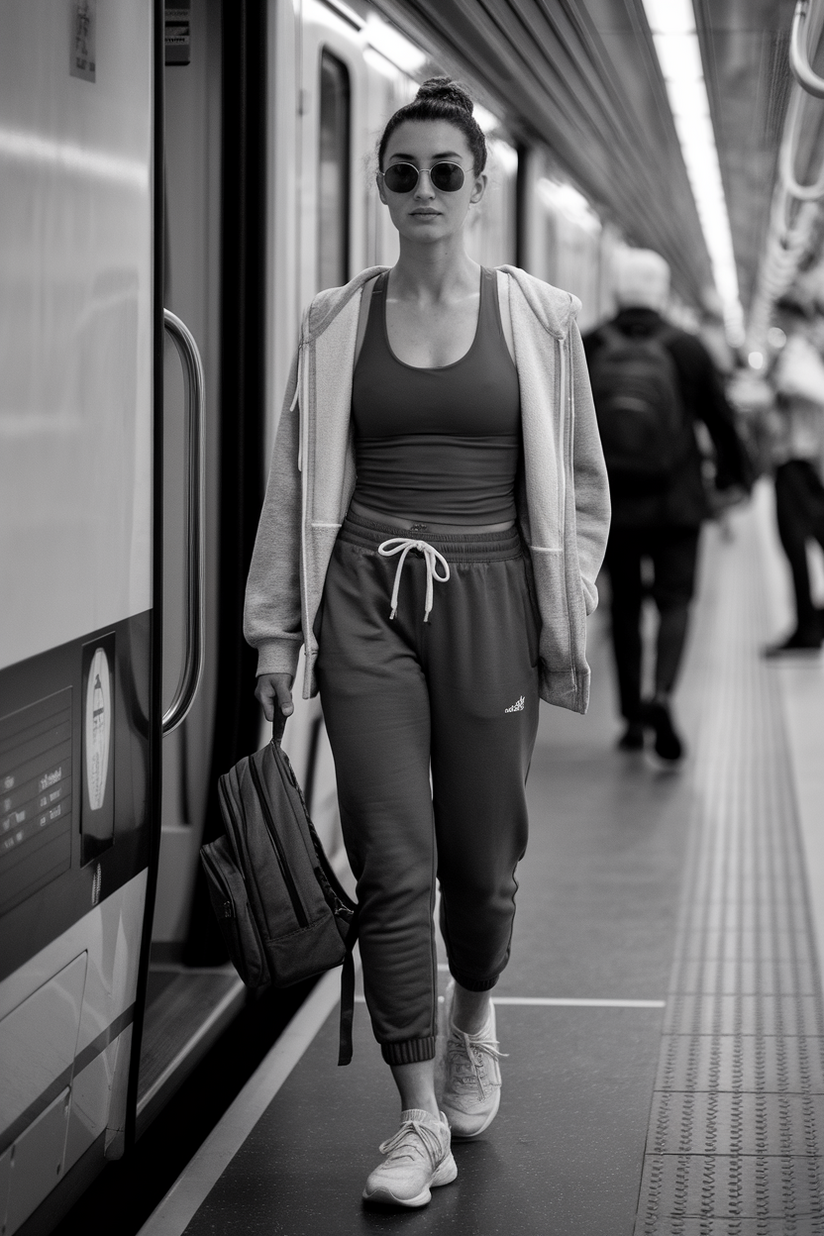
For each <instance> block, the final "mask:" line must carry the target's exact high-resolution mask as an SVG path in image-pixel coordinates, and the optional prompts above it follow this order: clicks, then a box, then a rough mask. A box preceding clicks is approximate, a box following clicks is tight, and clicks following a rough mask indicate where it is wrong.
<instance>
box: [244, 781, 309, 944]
mask: <svg viewBox="0 0 824 1236" xmlns="http://www.w3.org/2000/svg"><path fill="white" fill-rule="evenodd" d="M249 772H250V773H251V776H252V780H253V781H254V783H255V789H256V790H257V795H258V798H259V800H260V806H261V810H262V811H263V815H264V818H265V820H266V825H267V827H268V829H269V836H270V837H271V838H272V844H273V846H274V847H275V853H276V855H277V860H278V864H279V866H280V874H281V875H282V876H283V883H284V884H285V885H286V891H287V893H288V894H289V900H290V901H291V902H292V909H293V910H294V912H295V918H296V919H297V920H298V923H299V924H300V926H301V927H308V926H309V919H308V917H307V915H306V911H305V910H304V908H303V903H302V901H301V899H300V894H299V893H298V890H297V885H296V884H295V880H294V876H293V875H292V872H291V871H290V869H289V864H288V862H287V860H286V855H285V854H284V852H283V848H282V846H281V843H280V838H279V837H278V833H277V828H276V827H275V821H274V819H273V818H272V813H271V811H270V810H269V803H268V800H267V798H266V793H265V790H264V787H263V783H262V781H261V778H260V773H259V772H258V769H257V767H256V765H255V763H254V760H253V759H250V760H249Z"/></svg>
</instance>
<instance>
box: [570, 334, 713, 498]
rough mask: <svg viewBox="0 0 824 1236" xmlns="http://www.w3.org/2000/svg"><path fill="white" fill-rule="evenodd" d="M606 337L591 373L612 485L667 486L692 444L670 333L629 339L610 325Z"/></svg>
mask: <svg viewBox="0 0 824 1236" xmlns="http://www.w3.org/2000/svg"><path fill="white" fill-rule="evenodd" d="M600 334H601V339H602V342H601V344H600V346H599V347H598V350H597V351H596V352H595V354H594V355H593V357H592V359H591V361H590V367H589V372H590V382H591V385H592V397H593V399H594V401H595V413H596V416H597V418H598V429H599V431H600V435H601V445H602V446H603V449H604V458H605V460H606V465H607V472H608V474H609V477H610V480H611V481H612V482H616V481H617V482H618V483H619V484H621V483H624V484H626V485H629V484H633V485H637V486H638V487H643V488H649V489H654V488H659V487H663V486H664V485H666V483H667V480H668V479H669V477H670V475H671V473H672V471H673V469H674V468H675V466H676V465H677V464H678V463H679V462H680V460H681V459H682V458H683V456H684V454H685V450H686V449H687V446H688V443H689V436H688V435H687V434H686V430H687V429H689V425H688V424H687V420H686V417H685V414H684V406H683V400H682V397H681V390H680V385H679V381H678V371H677V369H676V367H675V361H674V360H673V358H672V354H671V352H670V351H669V349H668V348H667V346H666V342H665V340H666V338H667V334H668V332H667V330H666V329H665V330H664V331H658V332H656V333H655V334H652V335H625V334H624V333H623V331H620V330H619V329H618V328H617V327H616V326H613V325H609V326H604V327H602V328H601V332H600Z"/></svg>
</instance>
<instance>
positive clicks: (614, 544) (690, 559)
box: [604, 527, 698, 722]
mask: <svg viewBox="0 0 824 1236" xmlns="http://www.w3.org/2000/svg"><path fill="white" fill-rule="evenodd" d="M697 557H698V528H676V527H661V528H616V527H613V528H611V529H610V533H609V542H608V544H607V552H606V558H605V562H604V565H605V566H606V568H607V570H608V572H609V581H610V591H611V593H612V602H611V614H612V644H613V649H614V652H615V668H616V671H617V675H618V692H619V696H620V702H621V715H622V717H624V718H625V719H626V720H627V721H630V722H634V721H638V720H640V716H641V671H642V665H643V646H642V638H641V608H642V604H643V600H644V595H645V588H644V581H643V575H642V561H643V559H644V558H648V559H650V561H651V562H652V569H653V584H652V588H651V593H652V597H653V600H654V601H655V604H656V606H657V608H658V614H659V624H658V636H657V640H656V653H655V692H656V694H657V695H659V694H660V695H669V693H670V692H671V691H672V689H673V687H674V686H675V680H676V678H677V675H678V670H679V668H680V665H681V659H682V657H683V654H684V645H685V643H686V638H687V627H688V623H689V607H690V602H691V600H692V596H693V592H694V591H695V567H696V561H697Z"/></svg>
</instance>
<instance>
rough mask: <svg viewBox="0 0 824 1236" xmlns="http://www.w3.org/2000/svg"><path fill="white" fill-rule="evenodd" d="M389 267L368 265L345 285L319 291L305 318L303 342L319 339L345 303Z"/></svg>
mask: <svg viewBox="0 0 824 1236" xmlns="http://www.w3.org/2000/svg"><path fill="white" fill-rule="evenodd" d="M387 269H388V267H386V266H368V267H367V268H366V270H362V271H361V272H360V274H358V275H355V277H354V279H350V280H349V282H348V283H345V284H344V285H343V287H339V288H327V289H326V290H325V291H323V292H318V294H317V296H315V297H314V298H313V300H312V303H311V305H310V306H309V308H308V310H307V311H306V315H305V317H304V320H303V342H304V343H311V342H312V340H313V339H317V337H318V335H322V334H323V332H324V331H325V330H326V328H327V327H328V326H330V325H331V324H332V322H334V320H335V318H336V317H337V316H338V314H339V313H340V311H341V309H342V308H343V307H344V305H346V304H348V303H349V301H350V300H351V299H352V297H353V296H354V295H355V294H356V293H357V292H359V291H360V289H361V288H362V287H363V285H364V284H365V283H368V282H369V280H370V279H374V278H375V276H376V275H380V274H381V273H382V272H383V271H385V270H387Z"/></svg>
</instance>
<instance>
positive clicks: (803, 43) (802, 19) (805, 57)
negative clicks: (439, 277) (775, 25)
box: [790, 0, 824, 99]
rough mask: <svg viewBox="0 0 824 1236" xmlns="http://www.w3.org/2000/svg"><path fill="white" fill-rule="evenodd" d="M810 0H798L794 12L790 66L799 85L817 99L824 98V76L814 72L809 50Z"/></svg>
mask: <svg viewBox="0 0 824 1236" xmlns="http://www.w3.org/2000/svg"><path fill="white" fill-rule="evenodd" d="M809 9H810V0H798V2H797V4H796V6H795V12H794V13H793V25H792V33H791V35H790V68H791V69H792V71H793V76H794V77H795V79H796V81H797V82H798V84H799V86H803V88H804V89H805V90H806V91H807V93H808V94H813V95H815V97H816V98H817V99H824V77H819V76H818V74H817V73H814V72H813V69H812V66H811V64H810V57H809V54H808V51H807V20H808V14H809Z"/></svg>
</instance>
